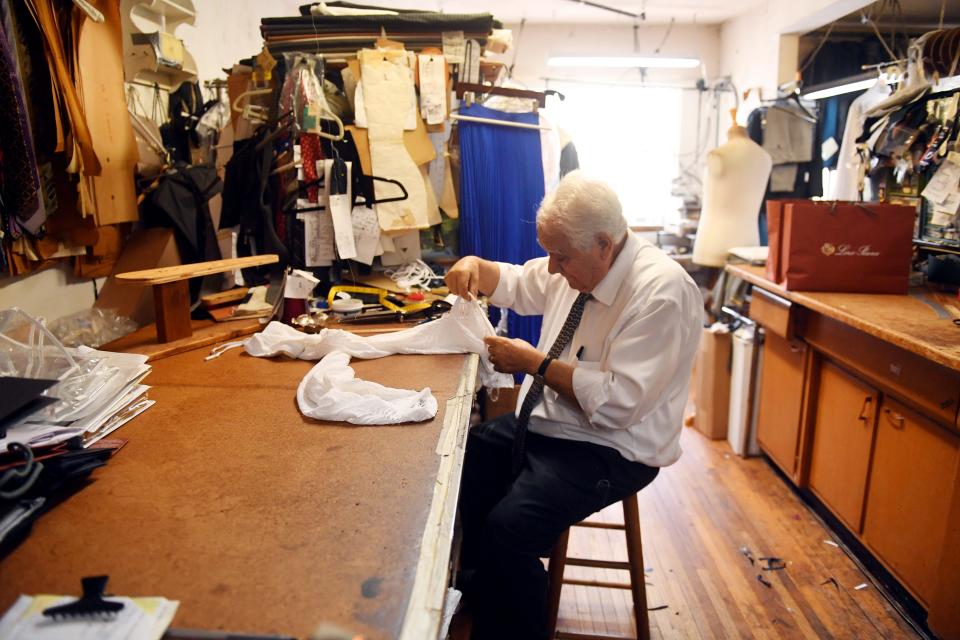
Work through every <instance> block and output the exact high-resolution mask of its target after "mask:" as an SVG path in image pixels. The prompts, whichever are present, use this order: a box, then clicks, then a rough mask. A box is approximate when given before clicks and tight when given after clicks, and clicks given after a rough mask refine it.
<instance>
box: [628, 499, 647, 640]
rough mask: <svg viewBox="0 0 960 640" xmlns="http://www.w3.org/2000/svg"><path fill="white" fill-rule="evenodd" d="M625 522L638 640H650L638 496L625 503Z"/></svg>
mask: <svg viewBox="0 0 960 640" xmlns="http://www.w3.org/2000/svg"><path fill="white" fill-rule="evenodd" d="M623 522H624V525H626V529H625V533H626V534H627V561H628V562H629V564H630V590H631V591H632V592H633V615H634V617H635V618H636V621H637V640H650V620H649V616H648V614H647V585H646V580H645V576H644V573H643V545H642V543H641V542H640V508H639V507H638V506H637V495H636V494H633V495H632V496H630V497H629V498H625V499H624V501H623Z"/></svg>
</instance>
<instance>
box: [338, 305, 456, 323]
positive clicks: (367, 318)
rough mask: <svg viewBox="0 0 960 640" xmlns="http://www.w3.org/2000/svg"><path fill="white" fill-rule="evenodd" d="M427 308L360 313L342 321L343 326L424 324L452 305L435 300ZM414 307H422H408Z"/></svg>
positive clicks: (440, 314)
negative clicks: (399, 323)
mask: <svg viewBox="0 0 960 640" xmlns="http://www.w3.org/2000/svg"><path fill="white" fill-rule="evenodd" d="M425 304H426V306H425V307H423V308H419V309H415V310H413V311H403V310H399V311H390V310H386V311H367V312H363V313H359V314H357V315H354V316H348V317H345V318H341V319H340V323H341V324H377V323H389V322H424V321H429V320H435V319H437V318H439V317H440V316H442V315H443V314H445V313H446V312H448V311H450V308H451V305H450V303H449V302H447V301H446V300H434V301H433V302H430V303H425ZM412 306H417V307H419V306H421V305H408V308H409V307H412Z"/></svg>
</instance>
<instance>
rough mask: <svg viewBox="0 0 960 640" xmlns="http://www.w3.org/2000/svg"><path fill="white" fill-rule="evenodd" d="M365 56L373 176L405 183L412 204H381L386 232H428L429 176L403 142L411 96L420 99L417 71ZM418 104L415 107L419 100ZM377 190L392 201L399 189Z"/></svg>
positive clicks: (376, 54) (379, 209)
mask: <svg viewBox="0 0 960 640" xmlns="http://www.w3.org/2000/svg"><path fill="white" fill-rule="evenodd" d="M360 53H361V56H360V62H361V70H362V76H363V88H364V98H365V101H366V104H365V107H366V114H367V123H368V125H369V129H368V131H369V139H370V160H371V164H372V169H373V174H374V175H378V176H384V177H388V178H392V179H394V180H399V181H400V182H401V183H403V186H404V187H405V188H406V190H407V194H408V196H407V199H406V200H400V201H397V202H388V203H383V204H378V205H377V215H378V216H379V218H380V227H381V228H382V229H383V230H384V231H388V232H396V231H409V230H411V229H425V228H427V227H428V226H430V222H429V220H428V219H427V201H426V193H425V191H424V180H423V174H421V173H420V169H419V168H417V165H416V164H415V163H414V161H413V159H412V158H411V157H410V153H409V151H408V150H407V148H406V145H405V144H404V141H403V129H404V126H405V121H406V120H407V116H408V113H409V109H408V108H407V105H409V104H410V100H411V95H413V96H415V93H414V87H413V70H412V69H410V67H408V66H406V65H405V64H404V63H403V60H402V59H397V60H394V59H392V58H391V56H389V55H387V54H384V53H382V52H380V51H373V50H369V49H365V50H363V51H361V52H360ZM413 100H414V102H413V104H414V107H415V105H416V99H415V97H414V98H413ZM398 105H402V106H403V108H398ZM414 115H416V114H415V113H414ZM381 189H383V193H381V192H380V191H381ZM375 190H376V191H377V196H378V197H387V196H388V195H392V193H393V192H394V190H395V187H392V186H389V185H387V186H380V184H378V185H376V186H375Z"/></svg>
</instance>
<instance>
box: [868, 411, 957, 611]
mask: <svg viewBox="0 0 960 640" xmlns="http://www.w3.org/2000/svg"><path fill="white" fill-rule="evenodd" d="M958 452H960V438H958V436H956V435H955V434H953V433H950V432H948V431H947V430H946V429H944V428H942V427H939V426H937V425H936V424H934V423H933V422H932V421H930V420H928V419H926V418H924V417H923V416H921V415H919V414H917V413H914V412H913V411H911V410H910V409H908V408H907V407H905V406H903V405H902V404H900V403H899V402H896V401H894V400H891V399H890V398H886V397H885V398H884V399H883V401H882V403H881V405H880V413H879V416H878V419H877V438H876V444H875V447H874V452H873V469H872V470H871V472H870V483H869V491H868V496H869V498H868V500H867V508H866V513H865V515H864V520H863V539H864V541H865V542H866V544H867V546H868V547H870V549H871V550H872V551H873V552H874V553H876V554H877V556H879V557H880V558H882V559H883V561H884V563H885V564H886V565H887V567H888V568H889V569H890V570H891V571H893V572H894V573H895V574H896V575H897V577H898V578H900V580H901V581H903V582H904V583H905V584H906V585H907V587H908V588H909V589H910V590H911V591H912V592H913V593H914V595H915V596H917V598H918V599H919V600H920V601H921V602H923V604H924V605H925V606H926V605H929V603H930V601H931V598H932V596H933V594H934V592H935V590H936V587H937V580H938V578H937V565H938V557H939V555H940V550H941V548H942V547H943V542H944V536H945V534H946V530H947V520H948V516H949V513H950V502H951V497H952V492H951V491H950V488H951V486H952V485H953V482H954V478H955V477H956V472H957V460H958Z"/></svg>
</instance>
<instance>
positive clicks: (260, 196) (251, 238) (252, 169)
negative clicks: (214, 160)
mask: <svg viewBox="0 0 960 640" xmlns="http://www.w3.org/2000/svg"><path fill="white" fill-rule="evenodd" d="M269 133H270V131H269V128H268V127H260V128H259V129H258V130H257V132H256V133H255V134H254V136H253V137H252V138H247V139H246V140H240V141H238V142H235V143H234V148H233V155H232V156H231V157H230V161H229V162H227V166H226V168H225V170H224V178H223V210H222V213H221V216H220V228H221V229H226V228H229V227H233V226H236V225H240V231H239V235H238V237H237V254H238V255H239V256H241V257H243V256H254V255H259V254H263V253H276V254H278V255H279V256H280V262H281V263H283V264H287V263H288V262H289V260H290V257H289V256H290V254H289V251H288V250H287V247H286V246H285V245H284V243H283V241H281V240H280V237H279V236H278V235H277V231H276V228H275V226H274V223H273V205H272V201H273V198H274V196H273V194H272V193H270V192H269V189H268V182H269V178H270V167H271V164H272V162H273V145H272V144H269V143H267V144H264V145H263V146H262V147H261V148H260V149H257V145H258V144H259V143H260V142H261V141H262V140H263V139H264V138H265V137H266V136H267V135H268V134H269Z"/></svg>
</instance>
